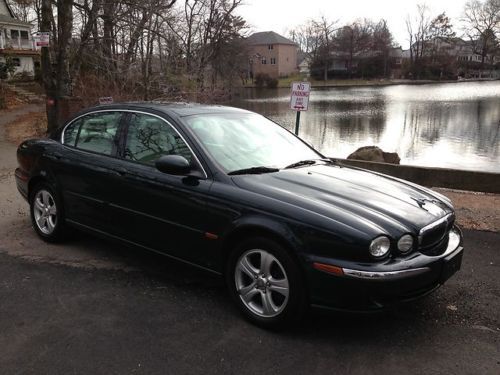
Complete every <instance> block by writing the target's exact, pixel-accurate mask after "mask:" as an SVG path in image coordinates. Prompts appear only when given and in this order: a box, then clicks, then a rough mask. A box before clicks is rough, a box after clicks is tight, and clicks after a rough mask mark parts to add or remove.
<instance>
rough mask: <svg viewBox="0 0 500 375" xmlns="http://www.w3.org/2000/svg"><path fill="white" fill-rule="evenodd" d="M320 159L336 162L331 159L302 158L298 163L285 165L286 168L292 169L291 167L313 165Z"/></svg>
mask: <svg viewBox="0 0 500 375" xmlns="http://www.w3.org/2000/svg"><path fill="white" fill-rule="evenodd" d="M318 161H322V162H325V163H328V164H330V163H331V164H334V162H333V161H332V160H330V159H309V160H301V161H298V162H296V163H293V164H290V165H288V166H286V167H285V169H291V168H298V167H303V166H305V165H313V164H316V163H317V162H318Z"/></svg>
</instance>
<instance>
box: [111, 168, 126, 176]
mask: <svg viewBox="0 0 500 375" xmlns="http://www.w3.org/2000/svg"><path fill="white" fill-rule="evenodd" d="M113 171H114V172H115V173H116V174H117V175H119V176H125V175H126V174H127V170H126V169H125V168H114V169H113Z"/></svg>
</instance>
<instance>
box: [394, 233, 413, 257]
mask: <svg viewBox="0 0 500 375" xmlns="http://www.w3.org/2000/svg"><path fill="white" fill-rule="evenodd" d="M412 248H413V237H412V236H411V235H409V234H405V235H403V236H401V238H400V239H399V241H398V250H399V251H401V252H402V253H407V252H409V251H410V250H411V249H412Z"/></svg>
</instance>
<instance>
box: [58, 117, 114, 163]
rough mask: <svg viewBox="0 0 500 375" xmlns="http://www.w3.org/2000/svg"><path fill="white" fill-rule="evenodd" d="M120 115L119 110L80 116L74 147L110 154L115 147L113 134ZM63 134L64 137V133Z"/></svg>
mask: <svg viewBox="0 0 500 375" xmlns="http://www.w3.org/2000/svg"><path fill="white" fill-rule="evenodd" d="M121 117H122V114H121V112H100V113H93V114H90V115H87V116H85V117H82V118H81V126H80V131H79V133H78V135H77V138H76V147H77V148H80V149H82V150H87V151H92V152H97V153H99V154H104V155H112V154H113V150H114V149H115V148H116V144H115V136H116V132H117V131H118V126H119V124H120V119H121ZM64 135H65V137H66V133H65V134H64Z"/></svg>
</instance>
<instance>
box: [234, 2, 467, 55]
mask: <svg viewBox="0 0 500 375" xmlns="http://www.w3.org/2000/svg"><path fill="white" fill-rule="evenodd" d="M245 3H246V4H245V5H243V6H242V7H241V8H240V11H239V13H240V15H241V16H243V17H244V18H245V19H246V20H247V22H248V23H249V24H250V25H251V27H252V28H251V30H252V31H269V30H273V31H276V32H277V33H280V34H283V35H286V32H287V31H288V30H290V29H292V28H293V27H294V26H296V25H299V24H301V23H304V22H305V21H307V20H308V19H311V18H318V17H321V15H325V16H326V17H327V18H328V19H331V20H336V19H340V21H341V22H340V24H341V23H342V22H344V23H345V22H349V21H352V20H354V19H356V18H371V19H373V20H378V19H380V18H385V19H386V20H387V22H388V23H389V27H390V29H391V32H392V34H393V36H394V40H395V42H396V43H398V44H400V45H401V46H402V47H403V48H408V37H407V32H406V26H405V18H406V15H407V14H408V13H410V12H415V9H416V4H420V3H422V1H417V0H342V1H339V0H245ZM465 3H466V0H428V1H427V2H426V4H427V5H428V7H429V9H430V13H431V14H432V15H438V14H439V13H441V12H443V11H445V12H446V14H447V15H448V16H449V17H451V18H452V20H453V25H454V26H455V31H456V32H457V35H460V27H459V24H458V23H459V22H458V21H459V19H460V16H461V15H462V12H463V8H464V4H465Z"/></svg>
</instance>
